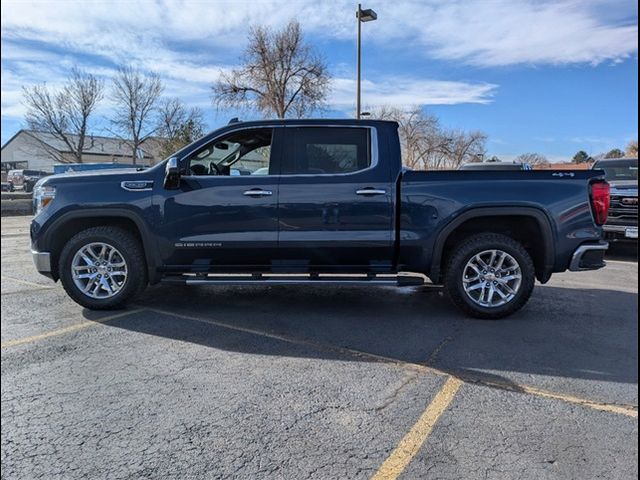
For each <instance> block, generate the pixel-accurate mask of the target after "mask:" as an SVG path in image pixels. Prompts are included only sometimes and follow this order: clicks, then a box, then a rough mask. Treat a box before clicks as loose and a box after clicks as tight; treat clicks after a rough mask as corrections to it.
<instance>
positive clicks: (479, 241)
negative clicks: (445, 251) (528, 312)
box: [444, 233, 535, 319]
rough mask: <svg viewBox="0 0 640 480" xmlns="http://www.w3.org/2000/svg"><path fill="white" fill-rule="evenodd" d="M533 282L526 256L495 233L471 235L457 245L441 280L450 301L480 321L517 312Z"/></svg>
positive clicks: (533, 271) (515, 242) (533, 277)
mask: <svg viewBox="0 0 640 480" xmlns="http://www.w3.org/2000/svg"><path fill="white" fill-rule="evenodd" d="M534 283H535V267H534V265H533V261H532V260H531V256H530V255H529V253H528V252H527V251H526V250H525V249H524V247H523V246H522V245H521V244H520V243H518V242H517V241H515V240H514V239H512V238H510V237H507V236H506V235H501V234H497V233H483V234H479V235H474V236H473V237H471V238H468V239H467V240H464V241H462V242H461V243H460V244H458V246H457V247H455V249H454V251H453V253H452V254H451V256H450V257H449V259H448V262H447V267H446V270H445V280H444V286H445V291H446V293H447V295H448V296H449V298H450V299H451V301H452V302H453V303H454V304H455V305H456V306H457V307H458V308H460V309H461V310H462V311H464V312H465V313H467V314H468V315H470V316H472V317H475V318H481V319H499V318H504V317H506V316H508V315H511V314H512V313H514V312H516V311H518V310H520V309H521V308H522V307H523V306H524V305H525V303H527V301H528V300H529V297H531V293H532V291H533V286H534Z"/></svg>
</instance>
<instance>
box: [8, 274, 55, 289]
mask: <svg viewBox="0 0 640 480" xmlns="http://www.w3.org/2000/svg"><path fill="white" fill-rule="evenodd" d="M0 279H2V280H7V281H9V282H16V283H22V284H23V285H29V286H30V287H38V288H55V287H53V286H52V285H43V284H42V283H35V282H28V281H27V280H20V279H19V278H13V277H7V276H6V275H0Z"/></svg>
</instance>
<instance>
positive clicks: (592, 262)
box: [569, 242, 609, 272]
mask: <svg viewBox="0 0 640 480" xmlns="http://www.w3.org/2000/svg"><path fill="white" fill-rule="evenodd" d="M607 248H609V244H608V243H607V242H599V243H587V244H585V245H580V246H579V247H578V248H576V250H575V252H573V255H572V256H571V263H570V264H569V270H571V271H572V272H580V271H583V270H597V269H599V268H602V267H604V266H605V265H606V264H607V263H606V262H605V261H604V253H605V252H606V251H607Z"/></svg>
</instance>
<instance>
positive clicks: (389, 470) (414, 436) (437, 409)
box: [371, 377, 463, 480]
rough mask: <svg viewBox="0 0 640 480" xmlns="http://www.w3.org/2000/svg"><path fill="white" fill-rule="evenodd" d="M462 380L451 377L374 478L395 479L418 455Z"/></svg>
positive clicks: (378, 479) (373, 479)
mask: <svg viewBox="0 0 640 480" xmlns="http://www.w3.org/2000/svg"><path fill="white" fill-rule="evenodd" d="M462 384H463V382H462V380H460V379H458V378H455V377H449V378H448V379H447V381H446V382H445V384H444V385H443V386H442V388H441V389H440V391H439V392H438V393H437V394H436V396H435V397H434V398H433V400H432V401H431V403H430V404H429V406H427V408H426V410H425V411H424V412H423V413H422V415H420V418H418V421H417V422H416V423H415V424H414V425H413V427H411V430H409V431H408V432H407V434H406V435H405V436H404V437H403V438H402V440H400V443H399V444H398V446H397V447H396V448H395V449H394V450H393V452H391V455H389V457H387V459H386V460H385V461H384V463H383V464H382V465H381V466H380V468H379V469H378V471H377V472H376V473H375V474H374V475H373V477H371V479H372V480H395V479H396V478H398V477H399V476H400V474H402V472H403V471H404V469H405V468H407V465H409V462H411V460H412V459H413V457H415V456H416V454H417V453H418V451H419V450H420V448H421V447H422V445H424V442H425V441H426V440H427V438H428V437H429V435H430V434H431V431H432V430H433V427H434V426H435V425H436V423H437V422H438V419H439V418H440V417H441V416H442V414H443V413H444V412H445V410H446V409H447V407H449V405H450V404H451V402H452V401H453V399H454V397H455V396H456V393H458V390H460V387H461V386H462Z"/></svg>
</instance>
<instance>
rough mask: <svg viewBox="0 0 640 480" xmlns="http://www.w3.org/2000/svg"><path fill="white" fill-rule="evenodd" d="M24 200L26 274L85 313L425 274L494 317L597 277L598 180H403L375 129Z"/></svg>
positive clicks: (364, 127)
mask: <svg viewBox="0 0 640 480" xmlns="http://www.w3.org/2000/svg"><path fill="white" fill-rule="evenodd" d="M35 195H36V200H37V208H38V214H37V216H36V217H35V218H34V220H33V223H32V225H31V240H32V251H33V258H34V262H35V264H36V267H37V269H38V271H40V272H41V273H43V274H45V275H47V276H49V277H51V278H53V279H54V280H58V279H60V280H61V281H62V284H63V286H64V288H65V289H66V291H67V293H68V294H69V295H70V296H71V297H72V298H73V299H74V300H75V301H76V302H78V303H79V304H81V305H83V306H85V307H88V308H92V309H106V308H115V307H119V306H121V305H123V304H124V303H125V302H126V301H127V300H130V299H131V298H132V297H133V296H134V295H135V294H137V293H139V292H140V291H142V290H143V289H144V288H145V287H146V285H148V284H155V283H158V282H166V283H180V284H187V285H190V284H256V283H260V284H284V283H295V284H306V285H323V284H328V283H341V284H344V285H363V284H364V285H372V286H375V285H400V286H403V285H420V284H422V283H424V281H425V276H426V277H427V278H429V279H430V280H431V282H433V283H434V284H442V285H444V288H445V291H446V292H447V294H448V296H449V297H450V298H451V299H452V300H453V302H454V303H455V304H456V305H457V306H459V307H460V308H461V309H462V310H464V311H465V312H466V313H467V314H469V315H472V316H475V317H479V318H500V317H504V316H506V315H508V314H510V313H513V312H514V311H516V310H518V309H520V308H521V307H522V306H523V305H524V304H525V303H526V302H527V300H528V299H529V297H530V295H531V292H532V289H533V285H534V282H535V279H538V280H539V281H540V282H542V283H544V282H547V281H548V280H549V278H550V277H551V274H552V273H554V272H562V271H564V270H567V269H569V270H574V271H575V270H591V269H597V268H601V267H603V266H604V264H605V263H604V260H603V257H604V252H605V250H606V249H607V244H606V243H605V242H603V241H602V240H601V235H602V228H601V225H602V224H604V222H605V221H606V216H607V209H608V202H609V186H608V184H607V183H606V182H605V181H604V173H603V172H602V171H597V170H584V171H553V170H548V171H429V172H417V171H410V170H406V169H403V167H402V164H401V155H400V142H399V139H398V133H397V124H396V123H394V122H386V121H374V120H365V121H354V120H278V121H259V122H245V123H242V122H239V123H232V124H230V125H227V126H226V127H224V128H221V129H220V130H217V131H214V132H212V133H210V134H208V135H206V136H205V137H203V138H201V139H199V140H198V141H196V142H194V143H193V144H191V145H189V146H187V147H185V148H183V149H182V150H180V151H179V152H177V153H176V154H175V155H174V156H173V157H171V158H169V159H167V160H165V161H164V162H162V163H160V164H158V165H156V166H155V167H153V168H150V169H147V170H143V171H135V170H122V171H115V170H114V171H109V172H103V171H101V172H93V173H79V174H65V175H54V176H52V177H48V178H46V179H44V180H42V181H41V182H40V183H39V184H38V185H37V188H36V192H35ZM293 274H296V275H293Z"/></svg>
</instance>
